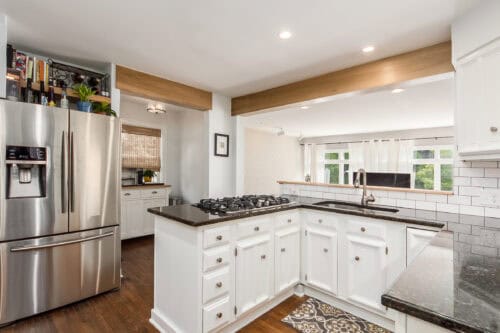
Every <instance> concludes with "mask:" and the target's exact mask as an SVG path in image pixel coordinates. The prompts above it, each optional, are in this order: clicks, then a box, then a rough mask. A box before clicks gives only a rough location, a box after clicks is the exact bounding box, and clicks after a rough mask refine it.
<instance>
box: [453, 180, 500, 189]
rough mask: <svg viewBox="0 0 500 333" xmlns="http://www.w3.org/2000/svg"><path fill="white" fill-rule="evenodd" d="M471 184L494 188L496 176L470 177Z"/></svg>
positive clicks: (496, 182)
mask: <svg viewBox="0 0 500 333" xmlns="http://www.w3.org/2000/svg"><path fill="white" fill-rule="evenodd" d="M457 185H458V184H457ZM464 185H465V184H464ZM471 185H472V186H482V187H492V188H496V187H498V178H472V180H471Z"/></svg>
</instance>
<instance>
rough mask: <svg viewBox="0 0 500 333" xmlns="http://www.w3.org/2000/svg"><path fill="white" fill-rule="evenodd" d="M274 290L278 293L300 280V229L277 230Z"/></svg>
mask: <svg viewBox="0 0 500 333" xmlns="http://www.w3.org/2000/svg"><path fill="white" fill-rule="evenodd" d="M274 258H275V277H274V278H275V290H276V293H280V292H282V291H284V290H287V289H288V288H290V287H292V286H294V285H295V284H297V283H298V282H299V280H300V227H299V226H295V227H291V228H286V229H283V230H279V231H277V232H276V235H275V255H274Z"/></svg>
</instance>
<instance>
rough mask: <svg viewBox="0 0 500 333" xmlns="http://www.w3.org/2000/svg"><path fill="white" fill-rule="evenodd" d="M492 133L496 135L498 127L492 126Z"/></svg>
mask: <svg viewBox="0 0 500 333" xmlns="http://www.w3.org/2000/svg"><path fill="white" fill-rule="evenodd" d="M490 131H491V132H492V133H496V132H498V127H495V126H491V127H490Z"/></svg>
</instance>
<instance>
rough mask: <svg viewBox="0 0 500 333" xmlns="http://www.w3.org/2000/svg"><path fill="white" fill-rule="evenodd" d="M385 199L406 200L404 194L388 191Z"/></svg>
mask: <svg viewBox="0 0 500 333" xmlns="http://www.w3.org/2000/svg"><path fill="white" fill-rule="evenodd" d="M387 197H388V198H391V199H406V192H399V191H388V192H387Z"/></svg>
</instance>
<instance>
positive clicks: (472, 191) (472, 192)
mask: <svg viewBox="0 0 500 333" xmlns="http://www.w3.org/2000/svg"><path fill="white" fill-rule="evenodd" d="M458 191H459V194H460V195H468V196H471V197H478V196H480V195H481V193H482V192H483V188H482V187H474V186H459V190H458Z"/></svg>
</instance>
